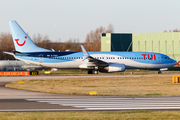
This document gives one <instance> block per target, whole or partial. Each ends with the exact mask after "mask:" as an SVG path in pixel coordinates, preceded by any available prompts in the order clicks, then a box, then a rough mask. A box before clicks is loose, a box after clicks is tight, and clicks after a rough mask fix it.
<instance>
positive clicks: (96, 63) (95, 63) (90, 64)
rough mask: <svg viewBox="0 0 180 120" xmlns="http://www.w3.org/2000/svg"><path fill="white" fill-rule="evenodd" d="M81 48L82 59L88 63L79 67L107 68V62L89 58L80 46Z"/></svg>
mask: <svg viewBox="0 0 180 120" xmlns="http://www.w3.org/2000/svg"><path fill="white" fill-rule="evenodd" d="M81 48H82V50H83V53H84V59H83V60H85V59H88V63H85V64H83V65H81V66H83V68H85V67H87V68H88V67H97V66H98V67H105V66H108V63H107V62H105V61H102V60H99V59H96V58H94V57H92V56H90V55H89V54H88V52H87V51H86V50H85V49H84V47H83V46H82V45H81ZM81 66H80V67H81Z"/></svg>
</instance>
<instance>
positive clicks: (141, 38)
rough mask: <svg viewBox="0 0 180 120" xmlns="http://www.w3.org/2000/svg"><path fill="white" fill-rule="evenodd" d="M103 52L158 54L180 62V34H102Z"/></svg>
mask: <svg viewBox="0 0 180 120" xmlns="http://www.w3.org/2000/svg"><path fill="white" fill-rule="evenodd" d="M101 50H102V51H133V52H157V53H162V54H165V55H168V56H169V57H171V58H173V59H174V60H176V61H180V32H163V33H102V38H101Z"/></svg>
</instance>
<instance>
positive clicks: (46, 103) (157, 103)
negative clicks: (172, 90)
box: [0, 97, 180, 112]
mask: <svg viewBox="0 0 180 120" xmlns="http://www.w3.org/2000/svg"><path fill="white" fill-rule="evenodd" d="M117 110H118V111H120V110H180V97H157V98H147V97H146V98H138V97H136V98H124V97H122V98H121V97H115V98H113V97H110V98H106V97H105V98H93V97H92V98H56V99H53V98H43V99H4V100H2V99H1V100H0V112H37V111H43V112H45V111H46V112H47V111H117Z"/></svg>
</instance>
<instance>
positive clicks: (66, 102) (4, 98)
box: [0, 75, 180, 112]
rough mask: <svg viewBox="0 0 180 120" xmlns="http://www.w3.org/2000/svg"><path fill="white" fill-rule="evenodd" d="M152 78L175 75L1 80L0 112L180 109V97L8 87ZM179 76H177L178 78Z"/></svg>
mask: <svg viewBox="0 0 180 120" xmlns="http://www.w3.org/2000/svg"><path fill="white" fill-rule="evenodd" d="M140 76H145V77H150V76H175V75H107V76H97V75H95V76H29V77H26V76H22V77H0V112H7V111H8V112H12V111H14V112H15V111H16V112H17V111H23V112H25V111H97V110H98V111H102V110H103V111H105V110H180V97H113V96H108V97H104V96H80V95H78V96H76V95H62V94H51V93H41V92H32V91H26V90H18V89H12V88H6V87H5V85H6V84H7V83H9V82H12V81H15V80H28V79H50V78H80V77H81V78H82V77H89V78H91V77H140ZM176 76H177V75H176Z"/></svg>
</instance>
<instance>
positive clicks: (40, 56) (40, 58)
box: [39, 54, 43, 63]
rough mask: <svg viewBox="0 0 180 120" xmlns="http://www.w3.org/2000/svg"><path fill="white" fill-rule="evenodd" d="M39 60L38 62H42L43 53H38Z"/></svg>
mask: <svg viewBox="0 0 180 120" xmlns="http://www.w3.org/2000/svg"><path fill="white" fill-rule="evenodd" d="M39 62H40V63H43V54H40V55H39Z"/></svg>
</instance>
